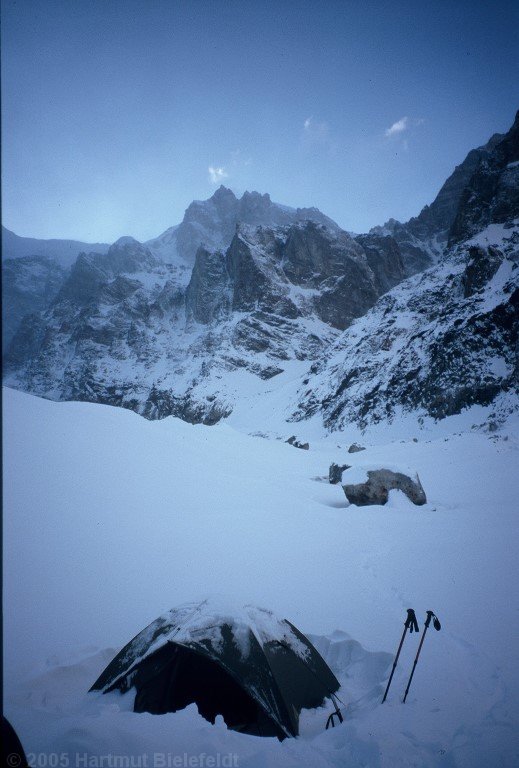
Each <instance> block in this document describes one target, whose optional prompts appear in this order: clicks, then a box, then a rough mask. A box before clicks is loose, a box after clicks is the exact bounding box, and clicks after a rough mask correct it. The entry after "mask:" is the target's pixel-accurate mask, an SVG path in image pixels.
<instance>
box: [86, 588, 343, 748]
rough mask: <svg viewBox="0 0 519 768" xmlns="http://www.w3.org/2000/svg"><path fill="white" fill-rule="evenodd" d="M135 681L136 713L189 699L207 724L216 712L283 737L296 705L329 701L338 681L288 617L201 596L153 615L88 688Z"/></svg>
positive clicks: (237, 724) (291, 729)
mask: <svg viewBox="0 0 519 768" xmlns="http://www.w3.org/2000/svg"><path fill="white" fill-rule="evenodd" d="M132 687H133V688H135V689H136V695H135V703H134V711H135V712H151V713H153V714H164V713H166V712H176V711H177V710H179V709H183V708H184V707H186V706H188V705H189V704H192V703H193V702H194V703H196V705H197V707H198V711H199V712H200V714H201V715H202V716H203V717H204V718H205V719H206V720H209V721H210V722H211V723H214V722H215V719H216V716H217V715H219V714H220V715H222V716H223V718H224V720H225V723H226V724H227V726H228V727H229V728H231V729H233V730H236V731H241V732H243V733H248V734H252V735H255V736H277V737H278V738H279V739H284V738H285V737H287V736H297V735H298V732H299V713H300V711H301V709H303V708H314V707H319V706H321V705H322V704H324V702H325V699H326V698H327V697H329V698H331V699H332V701H333V694H334V693H335V692H336V691H337V690H338V689H339V682H338V680H337V678H336V677H335V675H334V674H333V672H332V671H331V670H330V668H329V667H328V665H327V664H326V662H325V661H324V659H323V658H322V657H321V656H320V654H319V653H318V652H317V650H316V649H315V648H314V646H313V645H312V644H311V643H310V641H309V640H308V638H306V637H305V636H304V635H303V634H302V633H301V632H300V631H299V630H298V629H297V628H296V627H295V626H294V625H293V624H291V623H290V622H289V621H286V620H279V619H277V618H276V617H275V616H274V615H273V614H272V613H271V612H270V611H267V610H265V609H261V608H255V607H253V606H245V607H244V608H240V609H238V610H236V609H233V610H229V609H228V608H227V607H223V606H222V605H221V604H218V603H215V602H214V601H209V600H205V601H203V602H199V603H187V604H184V605H181V606H179V607H178V608H174V609H172V610H171V611H168V612H167V613H165V614H164V615H163V616H160V617H159V618H158V619H156V621H154V622H153V623H152V624H150V625H149V626H148V627H146V629H144V630H143V631H142V632H140V633H139V634H138V635H137V636H136V637H134V639H133V640H131V641H130V642H129V643H128V645H126V646H125V647H124V648H123V649H122V651H120V653H118V654H117V656H115V658H114V659H113V660H112V661H111V662H110V664H109V665H108V666H107V667H106V669H105V670H104V672H103V673H102V674H101V675H100V677H99V678H98V679H97V680H96V682H95V683H94V685H93V686H92V688H91V689H90V690H92V691H103V693H108V692H109V691H114V690H119V691H121V692H122V693H124V692H126V691H128V690H129V689H130V688H132ZM334 705H335V702H334Z"/></svg>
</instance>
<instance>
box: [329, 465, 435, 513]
mask: <svg viewBox="0 0 519 768" xmlns="http://www.w3.org/2000/svg"><path fill="white" fill-rule="evenodd" d="M355 474H357V473H355ZM365 474H367V480H366V481H365V482H360V483H359V482H352V483H350V484H348V483H346V484H343V486H342V488H343V491H344V493H345V495H346V498H347V499H348V501H349V502H350V504H356V505H357V506H358V507H366V506H369V505H371V504H381V505H383V504H386V503H387V500H388V497H389V491H392V490H398V491H403V493H405V495H406V496H407V498H408V499H409V500H410V501H412V502H413V504H416V505H418V506H421V505H422V504H426V502H427V498H426V496H425V491H424V489H423V487H422V484H421V482H420V478H419V477H418V475H417V474H415V476H414V477H409V475H405V474H404V473H403V472H395V471H393V470H391V469H371V470H366V473H365ZM345 479H348V476H347V475H346V478H345ZM354 479H356V478H355V476H353V477H352V480H354Z"/></svg>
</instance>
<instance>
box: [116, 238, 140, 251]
mask: <svg viewBox="0 0 519 768" xmlns="http://www.w3.org/2000/svg"><path fill="white" fill-rule="evenodd" d="M125 245H141V243H139V241H138V240H136V239H135V238H134V237H131V235H123V237H120V238H119V239H118V240H116V241H115V243H113V245H112V246H111V248H121V247H123V246H125Z"/></svg>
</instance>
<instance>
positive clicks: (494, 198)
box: [293, 118, 519, 429]
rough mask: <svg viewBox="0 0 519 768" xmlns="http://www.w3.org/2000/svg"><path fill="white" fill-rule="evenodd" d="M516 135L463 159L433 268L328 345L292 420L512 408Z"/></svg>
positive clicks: (516, 357) (516, 363) (517, 262)
mask: <svg viewBox="0 0 519 768" xmlns="http://www.w3.org/2000/svg"><path fill="white" fill-rule="evenodd" d="M518 128H519V120H518V119H517V118H516V121H515V123H514V125H513V126H512V128H511V130H510V131H509V132H508V133H507V134H506V135H505V136H498V137H496V136H495V137H493V138H492V139H491V141H490V142H489V144H488V145H486V147H485V148H484V151H482V152H481V151H478V152H479V156H478V158H479V159H478V158H476V159H477V162H476V163H475V164H474V156H473V157H472V158H471V168H470V170H471V174H470V177H469V178H468V181H467V182H466V186H465V187H464V189H463V190H462V191H461V192H460V193H459V194H457V197H458V208H457V213H456V215H455V216H454V217H453V218H452V223H451V226H450V229H449V232H448V240H449V243H450V244H451V246H450V248H448V249H447V250H446V251H445V253H444V254H443V256H442V257H441V259H440V262H439V264H438V265H436V266H435V267H434V268H433V269H429V270H427V271H426V272H423V273H422V274H418V275H415V276H414V277H413V278H410V279H409V280H407V281H405V282H403V283H402V284H401V285H399V286H398V287H397V288H396V289H394V290H392V291H391V292H390V293H388V294H386V295H385V296H383V297H382V298H381V299H380V300H379V301H378V302H377V304H376V305H375V307H374V308H373V309H372V310H371V311H370V312H368V313H367V314H366V316H365V317H363V318H362V319H361V320H359V321H357V322H356V323H354V324H353V325H352V326H351V327H350V328H349V329H348V331H346V332H345V333H344V334H343V335H342V336H341V337H340V338H339V339H337V340H336V342H335V344H334V345H333V347H332V349H331V350H329V351H328V352H327V353H326V355H325V358H326V359H322V360H321V361H320V362H319V363H317V364H314V365H313V366H312V368H311V369H310V372H311V376H310V377H307V380H306V381H307V384H308V386H305V388H302V389H301V390H300V402H299V407H298V408H297V410H296V411H295V413H294V416H293V418H294V419H295V420H298V419H306V418H308V417H309V416H312V415H313V414H315V413H320V414H322V416H323V419H324V422H325V424H326V426H328V427H329V428H330V429H335V428H338V427H341V426H343V425H345V424H347V423H356V424H358V425H360V426H361V427H365V426H367V425H368V424H369V423H373V422H377V421H381V420H383V419H386V420H387V419H392V418H395V417H396V416H397V415H398V414H399V413H402V412H405V411H415V412H416V411H418V412H420V413H422V414H423V415H424V416H425V415H427V416H431V417H433V418H435V419H441V418H444V417H445V416H449V415H454V414H458V413H460V412H461V411H462V410H463V409H464V408H466V407H468V406H471V405H474V404H479V405H488V404H491V403H496V408H498V405H499V404H500V406H499V407H501V408H506V403H510V402H513V403H515V406H516V405H517V399H516V394H517V391H518V387H519V338H518V329H519V130H518ZM465 170H466V169H465ZM458 191H459V190H458ZM310 382H311V383H310ZM508 396H510V398H511V399H510V398H509V397H508ZM515 406H514V407H515ZM498 410H499V408H498ZM496 418H497V416H496Z"/></svg>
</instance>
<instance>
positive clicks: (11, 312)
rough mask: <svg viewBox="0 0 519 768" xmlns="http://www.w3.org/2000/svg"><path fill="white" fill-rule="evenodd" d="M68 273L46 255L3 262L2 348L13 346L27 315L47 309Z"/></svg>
mask: <svg viewBox="0 0 519 768" xmlns="http://www.w3.org/2000/svg"><path fill="white" fill-rule="evenodd" d="M66 274H67V272H66V270H65V269H64V268H63V267H61V266H60V265H59V264H57V263H56V262H54V261H52V260H49V259H47V258H45V257H44V256H23V257H21V258H17V259H6V260H5V261H4V262H3V264H2V349H3V350H4V351H5V350H6V349H7V347H8V346H9V344H10V342H11V340H12V338H13V336H14V334H15V333H16V330H17V328H18V326H19V325H20V322H21V321H22V319H23V318H24V317H25V315H28V314H31V313H33V312H40V311H41V310H44V309H46V308H47V307H48V306H50V304H51V303H52V301H53V300H54V299H55V298H56V296H57V294H58V292H59V290H60V288H61V285H62V283H63V281H64V280H65V276H66Z"/></svg>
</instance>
